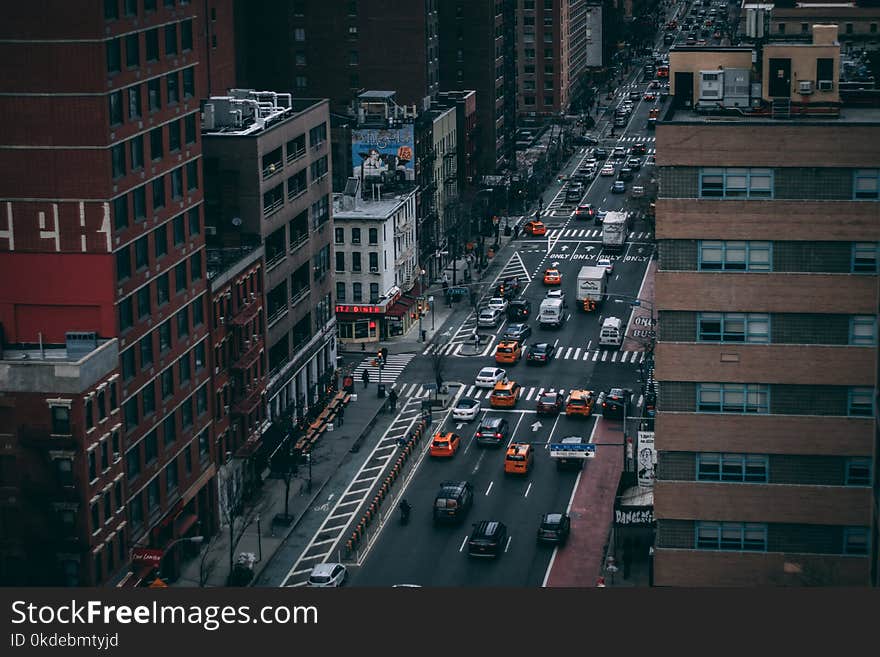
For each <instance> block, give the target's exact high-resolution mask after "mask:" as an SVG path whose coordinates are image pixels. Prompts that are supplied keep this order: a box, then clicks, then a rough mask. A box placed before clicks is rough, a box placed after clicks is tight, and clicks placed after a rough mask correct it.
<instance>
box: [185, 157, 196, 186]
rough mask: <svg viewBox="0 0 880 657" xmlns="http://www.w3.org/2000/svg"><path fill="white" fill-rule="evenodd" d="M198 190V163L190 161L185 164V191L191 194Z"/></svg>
mask: <svg viewBox="0 0 880 657" xmlns="http://www.w3.org/2000/svg"><path fill="white" fill-rule="evenodd" d="M198 188H199V161H198V160H192V161H191V162H187V163H186V191H188V192H191V191H193V190H194V189H198Z"/></svg>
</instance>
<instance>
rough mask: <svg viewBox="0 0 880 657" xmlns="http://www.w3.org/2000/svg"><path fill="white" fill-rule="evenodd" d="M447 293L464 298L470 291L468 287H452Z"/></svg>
mask: <svg viewBox="0 0 880 657" xmlns="http://www.w3.org/2000/svg"><path fill="white" fill-rule="evenodd" d="M446 292H447V294H451V295H452V296H455V297H463V296H465V295H466V294H467V293H468V289H467V288H466V287H450V288H448V289H447V290H446Z"/></svg>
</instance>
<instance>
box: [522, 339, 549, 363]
mask: <svg viewBox="0 0 880 657" xmlns="http://www.w3.org/2000/svg"><path fill="white" fill-rule="evenodd" d="M554 355H555V348H554V347H553V345H552V344H549V343H547V342H539V343H538V344H533V345H532V346H531V347H529V353H528V355H526V362H527V363H537V364H540V365H546V364H547V363H549V362H550V361H551V360H553V356H554Z"/></svg>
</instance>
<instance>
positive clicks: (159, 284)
mask: <svg viewBox="0 0 880 657" xmlns="http://www.w3.org/2000/svg"><path fill="white" fill-rule="evenodd" d="M170 299H171V286H170V285H169V280H168V272H165V273H164V274H162V275H161V276H159V277H158V278H157V279H156V303H157V304H158V305H160V306H163V305H165V304H166V303H168V301H169V300H170Z"/></svg>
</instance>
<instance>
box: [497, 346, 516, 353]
mask: <svg viewBox="0 0 880 657" xmlns="http://www.w3.org/2000/svg"><path fill="white" fill-rule="evenodd" d="M498 353H499V354H511V353H513V347H498Z"/></svg>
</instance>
